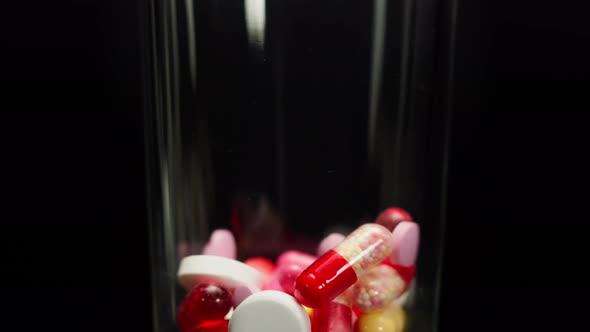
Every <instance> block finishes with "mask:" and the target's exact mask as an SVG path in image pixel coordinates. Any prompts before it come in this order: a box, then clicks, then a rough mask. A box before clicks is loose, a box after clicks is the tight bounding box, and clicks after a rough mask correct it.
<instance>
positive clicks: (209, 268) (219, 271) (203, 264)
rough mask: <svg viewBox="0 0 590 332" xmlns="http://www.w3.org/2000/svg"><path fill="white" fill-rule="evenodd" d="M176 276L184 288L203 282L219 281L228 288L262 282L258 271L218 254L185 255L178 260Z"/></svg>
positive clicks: (256, 284) (259, 284)
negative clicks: (178, 265)
mask: <svg viewBox="0 0 590 332" xmlns="http://www.w3.org/2000/svg"><path fill="white" fill-rule="evenodd" d="M177 276H178V282H179V283H180V285H181V286H182V287H184V289H186V290H190V289H192V288H193V287H194V286H195V285H197V284H200V283H203V282H214V283H219V284H220V285H222V286H224V287H225V288H228V289H233V288H236V287H238V286H241V285H249V286H256V287H260V286H261V284H262V275H261V274H260V272H258V271H256V270H255V269H254V268H252V267H250V266H248V265H246V264H244V263H242V262H240V261H236V260H233V259H230V258H226V257H220V256H208V255H193V256H187V257H185V258H183V259H182V261H180V267H179V268H178V275H177Z"/></svg>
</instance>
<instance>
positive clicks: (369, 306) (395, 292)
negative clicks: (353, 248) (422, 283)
mask: <svg viewBox="0 0 590 332" xmlns="http://www.w3.org/2000/svg"><path fill="white" fill-rule="evenodd" d="M406 288H407V286H406V282H405V281H404V279H403V278H402V277H401V276H400V275H399V274H398V273H397V271H396V270H395V269H394V268H393V267H391V266H389V265H385V264H380V265H377V266H375V267H374V268H372V269H371V270H370V271H368V272H367V273H365V274H364V275H363V276H362V277H360V278H359V280H358V281H357V282H356V283H355V284H354V286H352V287H351V288H350V291H348V292H346V293H347V295H349V300H350V302H351V304H352V306H353V307H354V308H355V309H356V310H358V311H360V312H363V313H365V312H372V311H378V310H383V309H385V308H386V307H388V306H389V305H390V304H391V303H392V302H393V300H395V299H397V298H398V297H400V296H401V295H402V293H403V292H404V291H405V290H406Z"/></svg>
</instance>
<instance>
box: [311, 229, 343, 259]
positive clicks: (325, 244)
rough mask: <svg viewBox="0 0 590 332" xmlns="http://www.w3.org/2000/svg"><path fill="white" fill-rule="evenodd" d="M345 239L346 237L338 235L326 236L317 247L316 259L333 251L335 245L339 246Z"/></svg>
mask: <svg viewBox="0 0 590 332" xmlns="http://www.w3.org/2000/svg"><path fill="white" fill-rule="evenodd" d="M345 238H346V236H344V235H342V234H340V233H332V234H330V235H328V236H326V237H325V238H324V239H323V240H322V241H321V242H320V244H319V245H318V250H317V254H318V257H319V256H322V255H323V254H325V253H327V252H328V251H330V250H332V249H334V248H335V247H336V246H337V245H339V244H340V242H342V241H344V239H345Z"/></svg>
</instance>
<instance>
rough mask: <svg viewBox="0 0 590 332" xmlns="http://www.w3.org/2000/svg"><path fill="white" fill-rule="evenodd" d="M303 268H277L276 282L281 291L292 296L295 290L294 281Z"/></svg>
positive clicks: (292, 265) (286, 266)
mask: <svg viewBox="0 0 590 332" xmlns="http://www.w3.org/2000/svg"><path fill="white" fill-rule="evenodd" d="M304 269H305V268H303V267H301V266H299V265H294V264H291V265H281V266H279V267H278V268H277V276H276V278H277V280H278V281H279V285H281V288H282V289H283V291H284V292H285V293H287V294H289V295H293V291H294V289H295V279H297V276H298V275H299V274H300V273H301V272H302V271H303V270H304Z"/></svg>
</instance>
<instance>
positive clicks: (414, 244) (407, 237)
mask: <svg viewBox="0 0 590 332" xmlns="http://www.w3.org/2000/svg"><path fill="white" fill-rule="evenodd" d="M419 243H420V227H419V226H418V224H416V223H414V222H411V221H402V222H401V223H399V224H398V225H397V227H396V228H395V229H394V230H393V251H392V252H391V256H390V259H391V262H392V263H393V264H397V265H401V266H404V267H408V266H412V265H414V263H415V262H416V256H417V255H418V246H419Z"/></svg>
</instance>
